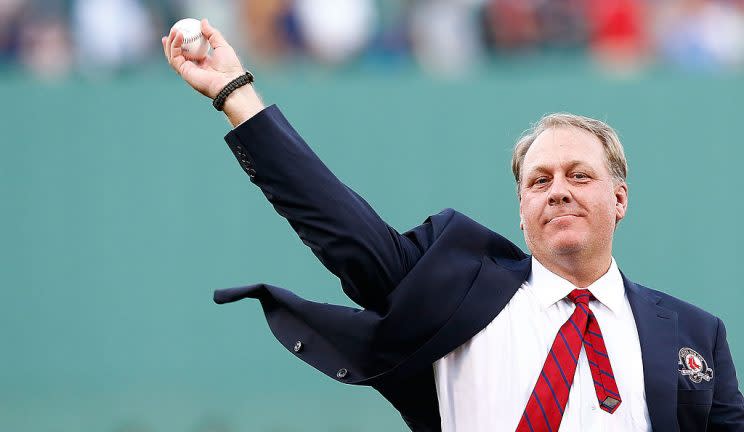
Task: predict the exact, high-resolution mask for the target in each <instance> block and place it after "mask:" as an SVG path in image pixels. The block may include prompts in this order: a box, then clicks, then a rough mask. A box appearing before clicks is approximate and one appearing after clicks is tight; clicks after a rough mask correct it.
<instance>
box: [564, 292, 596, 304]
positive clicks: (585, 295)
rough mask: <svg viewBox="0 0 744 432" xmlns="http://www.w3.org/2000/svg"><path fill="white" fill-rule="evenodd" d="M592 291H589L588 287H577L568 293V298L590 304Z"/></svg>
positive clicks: (575, 301)
mask: <svg viewBox="0 0 744 432" xmlns="http://www.w3.org/2000/svg"><path fill="white" fill-rule="evenodd" d="M592 297H593V296H592V293H590V292H589V290H586V289H575V290H573V291H571V293H570V294H569V295H568V298H569V299H570V300H571V301H572V302H574V303H577V304H578V303H581V304H585V305H588V304H589V300H591V299H592Z"/></svg>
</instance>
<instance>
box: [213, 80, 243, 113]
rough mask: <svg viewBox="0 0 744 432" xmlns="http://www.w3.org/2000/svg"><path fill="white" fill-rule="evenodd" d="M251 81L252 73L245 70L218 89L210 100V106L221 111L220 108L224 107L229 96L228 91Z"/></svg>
mask: <svg viewBox="0 0 744 432" xmlns="http://www.w3.org/2000/svg"><path fill="white" fill-rule="evenodd" d="M252 82H253V74H252V73H250V72H248V71H246V73H244V74H243V75H241V76H239V77H237V78H235V79H234V80H232V81H230V82H229V83H227V85H226V86H225V87H224V88H223V89H222V90H220V92H219V93H217V96H215V98H214V100H213V101H212V106H213V107H214V109H216V110H217V111H222V108H224V107H225V101H226V100H227V97H228V96H230V93H232V92H234V91H235V90H237V89H239V88H240V87H243V86H244V85H246V84H250V83H252Z"/></svg>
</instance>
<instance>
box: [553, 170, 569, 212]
mask: <svg viewBox="0 0 744 432" xmlns="http://www.w3.org/2000/svg"><path fill="white" fill-rule="evenodd" d="M570 202H571V192H570V190H569V185H568V182H566V181H565V180H564V179H562V178H558V177H557V176H556V178H555V179H553V184H552V185H551V186H550V192H549V193H548V204H549V205H552V206H554V205H561V204H568V203H570Z"/></svg>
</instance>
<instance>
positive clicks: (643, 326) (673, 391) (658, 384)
mask: <svg viewBox="0 0 744 432" xmlns="http://www.w3.org/2000/svg"><path fill="white" fill-rule="evenodd" d="M623 282H624V284H625V292H626V293H627V296H628V301H629V303H630V307H631V309H632V310H633V317H634V319H635V323H636V328H637V329H638V339H639V340H640V342H641V357H642V358H643V380H644V386H645V390H646V404H647V406H648V413H649V416H650V417H651V424H652V425H653V429H654V430H663V431H675V430H678V424H677V374H678V371H677V363H676V362H675V359H676V358H677V345H678V342H677V313H676V312H674V311H670V310H669V309H665V308H663V307H661V306H659V305H658V303H659V300H660V297H659V296H657V295H655V294H654V293H653V292H652V291H651V290H649V289H648V288H645V287H642V286H640V285H637V284H635V283H633V282H631V281H630V280H628V279H627V278H626V277H625V275H623Z"/></svg>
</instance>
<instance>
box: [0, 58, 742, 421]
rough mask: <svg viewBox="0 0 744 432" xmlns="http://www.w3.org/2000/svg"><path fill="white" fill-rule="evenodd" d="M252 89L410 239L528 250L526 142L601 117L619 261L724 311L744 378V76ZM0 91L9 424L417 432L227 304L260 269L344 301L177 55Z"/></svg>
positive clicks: (493, 79)
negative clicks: (554, 127) (476, 238)
mask: <svg viewBox="0 0 744 432" xmlns="http://www.w3.org/2000/svg"><path fill="white" fill-rule="evenodd" d="M257 86H258V88H259V90H260V92H261V93H262V94H263V96H264V98H265V100H266V101H267V102H268V103H277V104H278V105H279V106H280V107H281V108H282V109H283V110H284V112H285V114H286V115H287V117H288V118H289V119H290V120H291V121H292V123H293V124H294V125H295V127H296V128H297V129H298V130H299V131H300V133H301V134H302V135H303V136H304V137H305V138H306V140H307V141H308V142H309V143H310V145H311V146H312V147H313V148H314V149H315V150H316V151H317V153H318V154H319V155H320V157H321V158H322V159H323V160H324V161H326V163H327V164H328V165H329V166H330V167H331V169H332V170H334V171H335V172H336V174H337V175H338V176H339V177H340V178H341V179H342V180H344V181H345V182H346V183H347V184H349V185H350V186H351V187H352V188H354V189H355V190H356V191H358V192H359V193H360V194H361V195H363V196H364V197H365V198H367V200H368V201H369V202H370V203H371V204H372V205H373V206H374V207H375V208H376V209H377V210H378V212H379V213H380V214H381V215H382V216H383V217H384V218H385V219H386V220H387V221H388V223H390V224H391V225H393V226H395V227H397V228H398V229H399V230H401V231H403V230H406V229H408V228H410V227H413V226H415V225H417V224H419V223H420V222H422V221H423V220H424V219H425V217H426V216H427V215H429V214H432V213H436V212H438V211H440V210H441V209H442V208H445V207H454V208H456V209H458V210H460V211H462V212H464V213H466V214H468V215H470V216H471V217H473V218H475V219H476V220H478V221H480V222H481V223H483V224H485V225H487V226H489V227H491V228H492V229H494V230H497V231H499V232H501V233H502V234H504V235H506V236H507V237H509V238H511V239H513V240H515V241H516V242H517V243H518V244H520V245H522V246H524V242H523V239H522V237H521V233H520V232H519V230H518V227H517V225H518V213H517V200H516V198H515V195H514V186H513V181H512V179H511V178H510V171H509V158H510V151H511V146H512V144H513V142H514V140H515V139H516V138H517V137H518V135H519V134H520V132H521V131H522V130H524V129H525V128H527V127H528V125H529V124H530V123H531V122H533V121H535V120H537V119H538V118H539V117H540V116H541V115H542V114H544V113H547V112H552V111H564V110H565V111H571V112H576V113H580V114H585V115H589V116H595V117H598V118H600V119H604V120H606V121H608V122H609V123H610V124H612V125H613V126H615V127H616V128H617V129H618V130H619V131H620V134H621V137H622V139H623V141H624V143H625V146H626V152H627V155H628V159H629V163H630V182H629V183H630V210H629V214H628V217H627V219H626V220H625V221H624V222H623V223H622V224H621V227H620V228H619V230H618V233H617V237H616V246H615V257H616V258H617V260H618V263H619V264H620V267H621V268H622V269H623V270H624V271H625V272H626V274H628V275H629V276H630V277H631V278H632V279H634V280H636V281H638V282H641V283H644V284H647V285H650V286H652V287H654V288H657V289H661V290H663V291H666V292H669V293H670V294H673V295H675V296H678V297H681V298H683V299H685V300H688V301H691V302H693V303H695V304H697V305H699V306H701V307H703V308H705V309H707V310H708V311H710V312H712V313H714V314H716V315H718V316H720V317H721V318H722V319H724V321H725V322H726V323H727V327H728V334H729V343H730V345H731V349H732V352H733V355H734V359H735V361H736V364H737V366H738V369H739V371H742V370H744V342H742V340H744V317H743V316H742V313H741V309H742V306H744V294H742V291H743V290H742V282H741V281H742V280H744V272H743V271H742V267H743V266H742V264H741V263H742V258H744V255H743V254H742V249H741V243H742V240H744V228H742V225H741V222H740V220H741V215H742V214H744V205H742V191H743V186H744V183H743V182H742V174H741V171H740V170H741V166H742V159H743V158H744V146H743V142H742V139H741V135H742V133H741V124H742V110H741V101H742V99H743V98H742V96H744V77H742V76H725V77H717V78H711V77H707V76H697V75H686V76H681V75H675V74H671V73H667V72H664V71H656V72H651V73H648V74H646V75H644V76H642V77H636V78H633V79H614V78H609V77H606V76H603V75H601V74H599V73H597V72H596V71H594V70H592V69H591V68H590V67H585V66H582V65H578V66H576V65H574V66H570V67H567V66H561V65H559V66H554V65H553V66H551V65H546V64H542V63H529V62H528V63H526V64H521V65H516V66H502V67H501V68H497V69H495V70H490V71H488V72H484V73H479V74H476V75H475V76H473V77H472V78H469V79H467V80H462V81H456V82H451V81H441V80H437V79H432V78H426V77H423V76H421V75H420V74H418V73H416V72H415V71H408V70H398V71H395V72H390V71H384V70H375V69H374V68H367V69H365V68H364V67H362V68H360V69H358V70H347V71H342V72H337V73H333V74H330V73H324V72H322V71H318V70H296V71H293V72H291V73H287V72H284V73H278V72H274V71H264V72H263V73H262V74H259V75H258V84H257ZM0 96H2V99H3V101H4V104H3V108H0V126H1V128H2V135H1V136H2V138H1V142H2V144H1V145H0V151H1V152H2V153H1V157H0V168H1V172H0V175H1V176H2V178H1V180H2V181H1V182H0V194H1V197H2V199H1V200H0V206H2V212H1V213H0V214H1V216H0V217H1V218H2V219H1V220H0V222H1V223H0V234H1V235H2V238H1V241H2V248H0V263H2V264H0V265H1V266H2V270H1V271H0V283H1V285H2V287H1V289H0V341H1V342H2V349H1V350H0V353H1V354H0V365H1V367H0V430H2V431H65V432H66V431H75V432H79V431H116V432H150V431H153V432H154V431H163V432H165V431H195V432H207V431H210V432H232V431H271V432H280V431H281V432H288V431H339V432H340V431H381V430H386V431H387V430H391V431H398V430H404V426H403V422H402V421H401V420H400V419H399V417H398V415H397V413H396V412H395V411H393V410H392V409H391V408H389V407H388V405H387V403H386V402H385V401H384V400H383V399H382V398H381V397H379V396H377V394H376V393H374V392H373V391H371V390H369V389H365V388H358V387H347V386H343V385H340V384H338V383H335V382H332V381H331V380H329V379H327V378H326V377H324V376H322V375H321V374H320V373H318V372H316V371H314V370H313V369H311V368H310V367H308V366H305V365H304V364H302V363H301V362H300V361H298V360H297V359H295V358H294V357H293V356H291V355H290V354H288V353H286V352H285V351H284V349H283V348H281V347H280V345H279V344H278V343H276V342H275V340H274V339H273V336H271V334H270V332H269V331H268V328H267V326H266V324H265V322H264V320H263V316H262V314H261V313H260V308H259V306H258V304H254V303H253V302H248V301H245V302H241V303H238V304H231V305H225V306H217V305H215V304H213V303H212V301H211V295H212V290H213V289H216V288H224V287H231V286H238V285H243V284H248V283H255V282H268V283H272V284H275V285H279V286H284V287H287V288H290V289H292V290H294V291H296V292H297V293H299V294H300V295H303V296H306V297H309V298H311V299H315V300H322V301H328V302H336V303H342V304H350V303H349V302H348V301H347V300H345V298H344V297H343V296H342V295H341V293H340V289H339V284H338V282H337V280H336V279H335V278H334V277H333V276H332V275H330V274H329V273H328V272H327V271H325V269H324V268H323V267H322V266H321V265H320V264H319V263H318V262H317V261H316V259H315V257H314V256H313V255H312V254H311V253H310V252H309V250H307V249H306V248H305V247H304V245H302V243H301V242H300V241H299V239H297V238H296V236H295V235H294V233H293V232H292V230H291V229H290V227H289V225H288V224H287V223H286V222H285V221H284V220H283V219H281V218H280V217H279V216H277V215H276V214H275V213H274V211H273V209H272V208H271V207H270V205H269V204H268V203H267V202H266V201H265V199H264V197H263V195H262V194H261V193H260V192H259V190H258V189H257V188H256V187H255V186H254V185H253V184H251V183H250V182H249V181H248V178H247V176H246V175H245V174H244V173H243V171H242V170H241V169H240V167H239V166H238V164H237V162H236V161H235V160H234V158H233V156H232V154H231V153H230V151H229V149H228V148H227V146H226V144H225V143H224V141H223V140H222V136H223V135H224V134H225V133H227V132H228V131H229V126H228V124H227V123H226V121H225V120H224V119H223V118H222V117H221V115H220V114H218V113H217V112H215V111H214V110H213V108H212V107H211V105H210V103H209V100H207V99H206V98H203V97H202V96H200V95H198V94H196V93H195V92H193V91H192V90H191V89H190V88H188V87H187V86H186V85H185V84H183V83H182V82H181V81H180V80H179V79H177V77H176V76H175V75H174V74H172V73H171V72H170V71H168V70H165V68H160V69H155V70H149V71H141V72H137V73H132V74H129V75H125V76H122V77H119V78H117V79H114V80H98V81H92V80H87V79H82V78H73V79H70V80H67V81H65V82H62V83H54V84H43V83H39V82H37V81H34V80H31V79H28V78H26V77H24V76H22V75H20V74H13V73H5V74H3V75H0ZM282 263H292V264H291V265H290V266H287V265H283V264H282ZM646 373H653V371H646Z"/></svg>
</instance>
